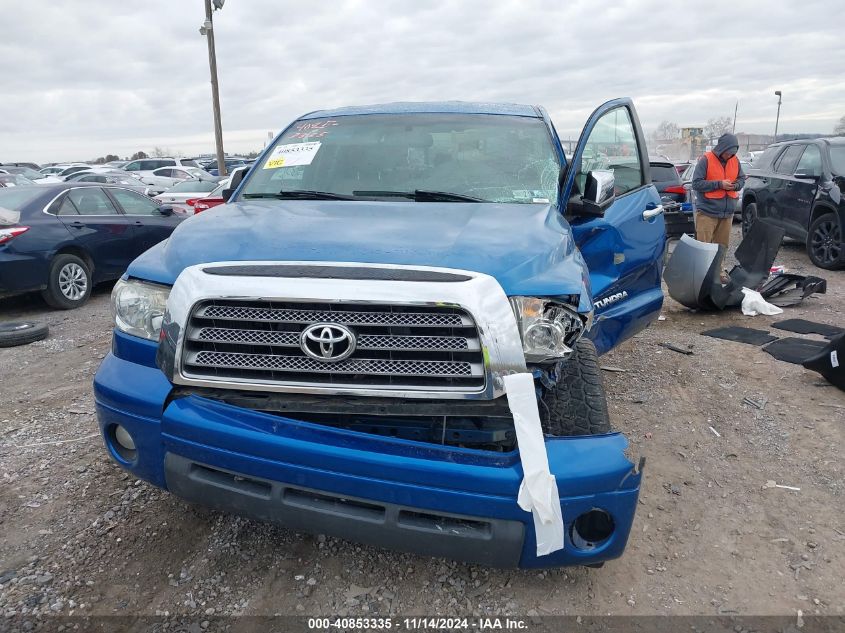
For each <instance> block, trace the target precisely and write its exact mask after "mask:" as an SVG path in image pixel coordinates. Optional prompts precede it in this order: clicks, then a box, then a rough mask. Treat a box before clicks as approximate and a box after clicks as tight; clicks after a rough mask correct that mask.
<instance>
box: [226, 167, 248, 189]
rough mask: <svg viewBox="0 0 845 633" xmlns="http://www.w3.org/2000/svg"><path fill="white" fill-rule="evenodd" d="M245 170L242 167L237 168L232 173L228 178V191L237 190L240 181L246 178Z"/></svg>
mask: <svg viewBox="0 0 845 633" xmlns="http://www.w3.org/2000/svg"><path fill="white" fill-rule="evenodd" d="M246 172H247V170H246V169H245V168H243V167H238V168H237V169H234V170H233V171H232V174H231V176H230V177H229V189H231V190H232V191H234V190H235V189H237V188H238V185H240V184H241V181H242V180H243V179H244V176H246Z"/></svg>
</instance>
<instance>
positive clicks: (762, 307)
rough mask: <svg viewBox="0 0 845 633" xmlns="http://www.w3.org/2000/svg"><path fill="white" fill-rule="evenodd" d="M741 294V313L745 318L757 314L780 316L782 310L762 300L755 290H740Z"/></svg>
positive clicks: (761, 296)
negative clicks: (742, 295)
mask: <svg viewBox="0 0 845 633" xmlns="http://www.w3.org/2000/svg"><path fill="white" fill-rule="evenodd" d="M742 292H743V294H744V295H745V297H743V299H742V313H743V314H744V315H745V316H757V315H758V314H767V315H772V314H781V313H782V312H783V309H782V308H779V307H777V306H774V305H772V304H771V303H769V302H768V301H766V300H765V299H764V298H763V295H761V294H760V293H759V292H757V291H756V290H750V289H749V288H743V289H742Z"/></svg>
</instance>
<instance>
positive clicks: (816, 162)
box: [795, 145, 822, 176]
mask: <svg viewBox="0 0 845 633" xmlns="http://www.w3.org/2000/svg"><path fill="white" fill-rule="evenodd" d="M795 173H796V174H803V175H805V176H821V175H822V155H821V152H820V151H819V148H818V147H816V146H815V145H807V149H805V150H804V153H803V154H801V160H799V161H798V167H796V168H795Z"/></svg>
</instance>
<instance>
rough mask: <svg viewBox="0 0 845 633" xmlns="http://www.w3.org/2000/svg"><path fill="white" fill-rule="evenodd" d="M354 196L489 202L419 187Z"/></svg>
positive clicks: (359, 193)
mask: <svg viewBox="0 0 845 633" xmlns="http://www.w3.org/2000/svg"><path fill="white" fill-rule="evenodd" d="M352 195H353V196H362V197H373V198H381V197H384V198H408V199H409V200H414V201H415V202H488V200H482V199H481V198H473V197H472V196H465V195H464V194H462V193H451V192H449V191H431V190H429V189H417V190H415V191H366V190H364V191H353V192H352Z"/></svg>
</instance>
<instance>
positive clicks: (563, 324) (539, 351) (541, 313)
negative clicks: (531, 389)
mask: <svg viewBox="0 0 845 633" xmlns="http://www.w3.org/2000/svg"><path fill="white" fill-rule="evenodd" d="M511 306H512V307H513V312H514V315H515V316H516V322H517V325H518V326H519V336H520V338H521V339H522V350H523V351H524V352H525V360H526V362H529V363H540V362H549V361H557V360H563V359H565V358H566V357H567V356H569V355H570V354H571V353H572V346H573V345H575V343H576V341H577V340H578V339H579V338H581V334H583V333H584V321H583V319H582V318H581V317H580V316H579V315H578V313H577V312H575V311H573V310H572V309H571V308H568V307H566V306H564V305H563V304H560V303H557V302H555V301H550V300H548V299H538V298H536V297H511Z"/></svg>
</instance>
